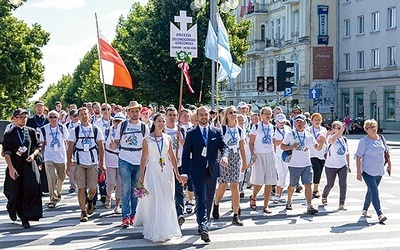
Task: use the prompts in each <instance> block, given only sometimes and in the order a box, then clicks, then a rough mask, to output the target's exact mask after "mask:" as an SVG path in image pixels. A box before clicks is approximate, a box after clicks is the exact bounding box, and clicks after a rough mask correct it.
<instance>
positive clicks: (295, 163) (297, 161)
mask: <svg viewBox="0 0 400 250" xmlns="http://www.w3.org/2000/svg"><path fill="white" fill-rule="evenodd" d="M293 134H294V136H295V138H293ZM282 143H283V144H285V145H293V143H297V144H298V145H297V148H295V149H293V151H292V158H291V159H290V162H289V166H290V167H298V168H303V167H307V166H311V160H310V148H311V147H314V145H315V144H317V141H316V140H315V138H314V136H312V135H311V134H310V133H309V132H307V131H306V130H304V131H303V132H298V131H297V130H296V129H294V130H293V133H292V132H288V133H286V134H285V138H284V139H283V142H282Z"/></svg>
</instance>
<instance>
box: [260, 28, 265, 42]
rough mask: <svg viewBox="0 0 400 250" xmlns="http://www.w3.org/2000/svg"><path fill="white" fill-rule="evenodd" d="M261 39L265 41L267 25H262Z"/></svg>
mask: <svg viewBox="0 0 400 250" xmlns="http://www.w3.org/2000/svg"><path fill="white" fill-rule="evenodd" d="M261 41H265V25H264V24H263V25H261Z"/></svg>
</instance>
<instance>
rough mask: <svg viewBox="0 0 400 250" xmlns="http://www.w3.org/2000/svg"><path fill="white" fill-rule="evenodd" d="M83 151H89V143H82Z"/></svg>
mask: <svg viewBox="0 0 400 250" xmlns="http://www.w3.org/2000/svg"><path fill="white" fill-rule="evenodd" d="M83 151H85V152H88V151H89V144H84V145H83Z"/></svg>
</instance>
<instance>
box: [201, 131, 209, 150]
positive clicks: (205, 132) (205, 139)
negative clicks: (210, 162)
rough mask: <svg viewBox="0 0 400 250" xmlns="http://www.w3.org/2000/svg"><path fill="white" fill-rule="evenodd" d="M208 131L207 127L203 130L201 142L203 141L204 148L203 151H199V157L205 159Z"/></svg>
mask: <svg viewBox="0 0 400 250" xmlns="http://www.w3.org/2000/svg"><path fill="white" fill-rule="evenodd" d="M207 133H208V130H207V127H204V128H203V134H202V136H203V140H204V144H205V145H206V146H205V147H203V151H201V156H203V157H207V143H208V134H207Z"/></svg>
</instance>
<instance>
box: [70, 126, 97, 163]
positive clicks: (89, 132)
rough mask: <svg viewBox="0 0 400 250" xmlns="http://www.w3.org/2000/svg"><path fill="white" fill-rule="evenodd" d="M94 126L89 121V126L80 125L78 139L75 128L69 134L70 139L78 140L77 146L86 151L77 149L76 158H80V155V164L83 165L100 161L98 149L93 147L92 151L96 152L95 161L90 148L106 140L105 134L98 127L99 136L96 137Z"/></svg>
mask: <svg viewBox="0 0 400 250" xmlns="http://www.w3.org/2000/svg"><path fill="white" fill-rule="evenodd" d="M94 127H95V125H92V124H90V123H89V126H86V127H84V126H82V125H79V134H78V137H79V138H78V140H76V139H77V138H76V137H75V130H74V131H72V132H71V133H70V134H69V137H68V141H73V142H76V145H75V147H76V148H78V149H83V150H84V151H75V153H74V157H75V158H74V159H76V160H77V159H78V158H77V156H78V155H79V164H81V165H87V166H89V165H94V164H98V163H99V157H98V150H96V149H92V153H93V154H94V157H93V161H92V156H91V153H90V149H91V148H93V147H96V146H97V142H98V141H104V135H103V132H102V131H101V129H99V128H98V127H97V137H96V138H94V130H93V129H94ZM85 145H86V146H85Z"/></svg>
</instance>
